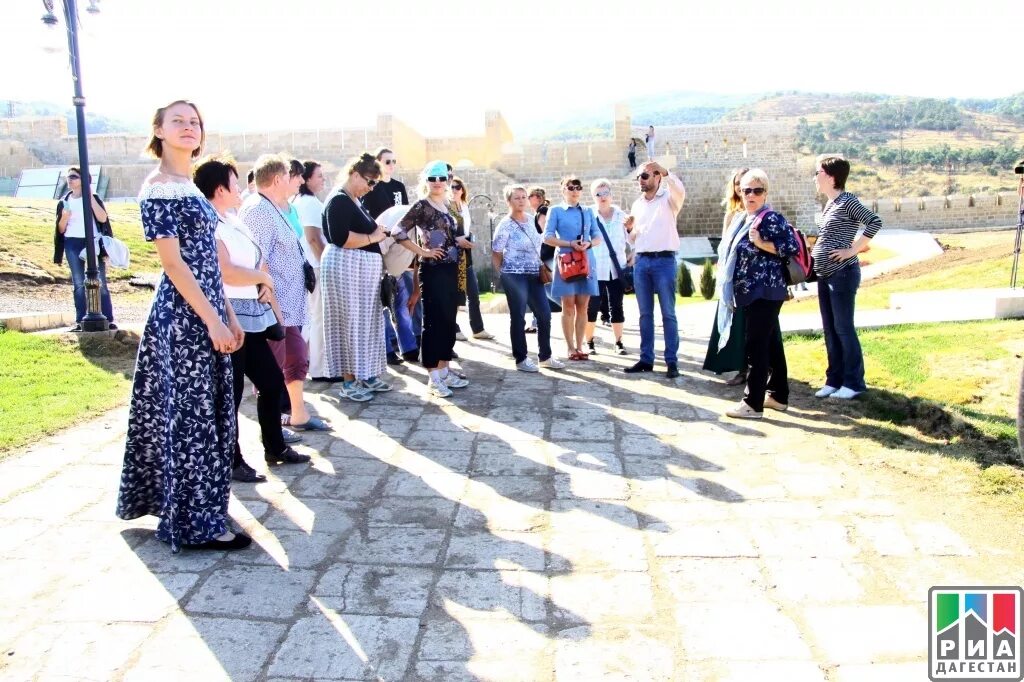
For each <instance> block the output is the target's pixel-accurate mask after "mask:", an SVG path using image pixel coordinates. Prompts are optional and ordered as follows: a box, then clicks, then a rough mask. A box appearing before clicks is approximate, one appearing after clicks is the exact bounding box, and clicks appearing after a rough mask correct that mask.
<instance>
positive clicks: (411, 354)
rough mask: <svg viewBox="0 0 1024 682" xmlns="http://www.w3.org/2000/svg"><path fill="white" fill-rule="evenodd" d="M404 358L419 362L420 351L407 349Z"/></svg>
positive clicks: (403, 354) (407, 360)
mask: <svg viewBox="0 0 1024 682" xmlns="http://www.w3.org/2000/svg"><path fill="white" fill-rule="evenodd" d="M402 359H403V360H405V361H406V362H419V361H420V352H419V350H407V351H405V352H404V353H402Z"/></svg>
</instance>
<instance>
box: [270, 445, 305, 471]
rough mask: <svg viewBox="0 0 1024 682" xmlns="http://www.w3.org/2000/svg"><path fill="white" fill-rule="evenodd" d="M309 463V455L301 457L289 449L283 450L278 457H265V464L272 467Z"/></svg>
mask: <svg viewBox="0 0 1024 682" xmlns="http://www.w3.org/2000/svg"><path fill="white" fill-rule="evenodd" d="M308 461H309V455H303V454H300V453H298V452H295V450H293V449H292V448H290V447H287V448H285V449H284V450H282V451H281V452H280V454H278V455H274V456H272V457H270V456H268V457H267V464H269V465H271V466H273V465H275V464H305V463H306V462H308Z"/></svg>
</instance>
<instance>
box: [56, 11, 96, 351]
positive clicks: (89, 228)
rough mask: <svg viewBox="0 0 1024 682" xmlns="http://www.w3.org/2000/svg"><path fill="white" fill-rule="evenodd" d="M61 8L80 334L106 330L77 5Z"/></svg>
mask: <svg viewBox="0 0 1024 682" xmlns="http://www.w3.org/2000/svg"><path fill="white" fill-rule="evenodd" d="M62 3H63V5H64V23H65V25H66V26H67V32H68V53H69V56H70V59H71V80H72V81H73V82H74V85H75V96H74V98H73V99H72V100H71V102H72V103H73V104H74V105H75V121H76V122H77V124H78V165H79V168H80V170H81V173H82V220H83V221H84V222H85V258H86V261H85V264H86V270H85V301H86V313H85V317H84V318H83V319H82V331H86V332H103V331H107V328H108V327H107V325H108V324H109V322H108V320H107V318H106V317H105V316H104V315H103V313H102V312H100V280H99V267H98V266H97V261H96V258H97V253H96V229H95V224H94V220H95V219H94V218H93V213H92V185H91V182H90V180H91V177H90V175H89V144H88V139H87V135H86V129H85V96H84V95H83V94H82V69H81V64H80V61H79V57H78V28H79V26H78V3H77V2H76V0H62ZM43 7H45V8H46V14H44V15H43V23H44V24H46V25H47V26H51V27H52V26H56V25H57V17H56V16H54V14H53V0H43ZM87 11H88V12H90V13H93V14H95V13H97V12H99V8H98V7H97V6H96V2H95V0H90V2H89V8H88V10H87Z"/></svg>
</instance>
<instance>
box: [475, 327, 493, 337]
mask: <svg viewBox="0 0 1024 682" xmlns="http://www.w3.org/2000/svg"><path fill="white" fill-rule="evenodd" d="M473 338H474V339H493V338H494V334H492V333H490V332H489V331H487V330H486V329H485V330H482V331H478V332H476V333H475V334H473Z"/></svg>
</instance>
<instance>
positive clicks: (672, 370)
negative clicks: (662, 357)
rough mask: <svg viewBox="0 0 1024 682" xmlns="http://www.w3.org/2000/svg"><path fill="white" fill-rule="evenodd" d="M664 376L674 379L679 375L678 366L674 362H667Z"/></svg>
mask: <svg viewBox="0 0 1024 682" xmlns="http://www.w3.org/2000/svg"><path fill="white" fill-rule="evenodd" d="M665 376H667V377H668V378H669V379H675V378H677V377H678V376H679V368H678V367H677V366H676V363H674V362H670V363H668V370H667V371H666V372H665Z"/></svg>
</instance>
